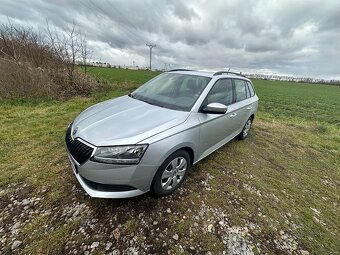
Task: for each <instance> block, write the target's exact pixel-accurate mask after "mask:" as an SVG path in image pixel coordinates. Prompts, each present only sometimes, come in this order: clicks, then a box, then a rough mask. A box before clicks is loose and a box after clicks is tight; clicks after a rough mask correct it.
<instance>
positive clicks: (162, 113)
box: [72, 96, 190, 146]
mask: <svg viewBox="0 0 340 255" xmlns="http://www.w3.org/2000/svg"><path fill="white" fill-rule="evenodd" d="M189 114H190V113H189V112H183V111H176V110H171V109H166V108H162V107H159V106H155V105H150V104H148V103H145V102H143V101H139V100H137V99H133V98H131V97H129V96H123V97H119V98H116V99H111V100H108V101H104V102H102V103H99V104H96V105H94V106H91V107H89V108H87V109H86V110H85V111H83V112H82V113H81V114H80V115H79V116H78V117H77V118H76V119H75V120H74V122H73V125H72V132H74V130H75V129H76V130H77V131H76V133H75V135H74V138H76V137H79V138H82V139H83V140H85V141H87V142H89V143H91V144H93V145H96V146H108V145H122V144H136V143H138V142H140V141H142V140H144V139H146V138H149V137H151V136H153V135H156V134H158V133H160V132H163V131H165V130H167V129H169V128H172V127H174V126H177V125H179V124H181V123H183V122H184V121H185V120H186V119H187V117H188V116H189Z"/></svg>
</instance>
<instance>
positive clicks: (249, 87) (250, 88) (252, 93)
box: [247, 81, 255, 97]
mask: <svg viewBox="0 0 340 255" xmlns="http://www.w3.org/2000/svg"><path fill="white" fill-rule="evenodd" d="M247 86H248V89H249V91H250V96H251V97H252V96H254V95H255V91H254V88H253V85H251V83H250V82H249V81H247Z"/></svg>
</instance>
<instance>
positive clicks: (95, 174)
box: [66, 147, 158, 198]
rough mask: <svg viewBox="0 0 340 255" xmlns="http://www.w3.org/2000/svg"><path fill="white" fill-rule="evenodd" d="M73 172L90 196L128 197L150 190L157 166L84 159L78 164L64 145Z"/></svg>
mask: <svg viewBox="0 0 340 255" xmlns="http://www.w3.org/2000/svg"><path fill="white" fill-rule="evenodd" d="M66 151H67V155H68V158H69V160H70V162H71V166H72V169H73V173H74V174H75V176H76V178H77V180H78V182H79V183H80V185H81V186H82V187H83V189H84V190H85V191H86V193H87V194H89V195H90V196H91V197H97V198H129V197H135V196H139V195H141V194H144V193H146V192H148V191H149V190H150V185H151V182H152V179H153V176H154V174H155V172H156V171H157V169H158V166H150V165H141V164H138V165H112V164H102V163H97V162H93V161H90V160H88V161H86V162H85V163H83V164H81V165H79V164H78V162H77V161H76V160H75V159H74V158H73V157H72V155H71V154H70V152H69V151H68V149H67V147H66Z"/></svg>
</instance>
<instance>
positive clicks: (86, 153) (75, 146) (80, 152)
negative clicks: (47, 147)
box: [65, 125, 93, 164]
mask: <svg viewBox="0 0 340 255" xmlns="http://www.w3.org/2000/svg"><path fill="white" fill-rule="evenodd" d="M71 127H72V126H71V125H70V126H69V128H68V129H67V131H66V135H65V142H66V146H67V149H68V151H69V152H70V154H71V155H72V157H73V158H74V159H75V160H76V161H77V162H78V163H79V164H83V163H84V162H85V161H86V160H88V159H89V158H90V157H91V155H92V152H93V148H91V147H90V146H87V145H86V144H84V143H82V142H81V141H79V140H72V137H71V129H72V128H71Z"/></svg>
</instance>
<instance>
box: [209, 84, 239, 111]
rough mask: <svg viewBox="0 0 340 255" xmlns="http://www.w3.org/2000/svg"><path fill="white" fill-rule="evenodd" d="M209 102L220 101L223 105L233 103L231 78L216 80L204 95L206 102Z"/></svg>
mask: <svg viewBox="0 0 340 255" xmlns="http://www.w3.org/2000/svg"><path fill="white" fill-rule="evenodd" d="M210 103H220V104H224V105H230V104H232V103H233V84H232V81H231V79H220V80H218V81H216V83H215V84H214V86H213V87H212V89H211V90H210V92H209V94H208V96H207V97H206V104H210Z"/></svg>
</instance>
